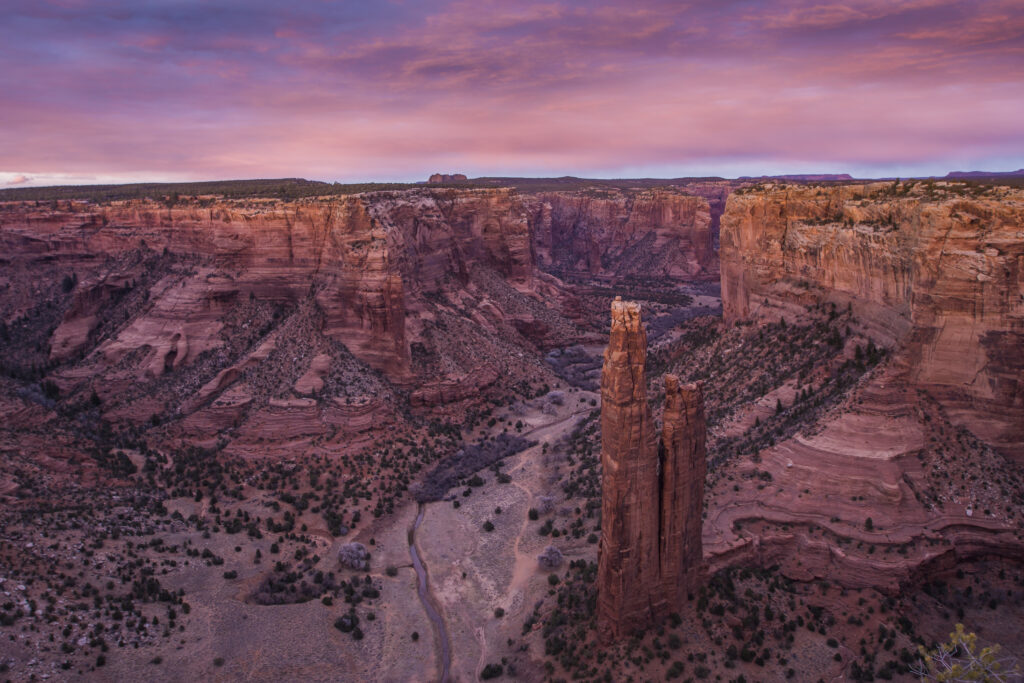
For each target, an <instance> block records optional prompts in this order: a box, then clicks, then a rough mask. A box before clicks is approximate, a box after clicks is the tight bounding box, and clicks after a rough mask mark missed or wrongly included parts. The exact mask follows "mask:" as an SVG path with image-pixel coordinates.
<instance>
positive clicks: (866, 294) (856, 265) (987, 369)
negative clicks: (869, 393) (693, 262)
mask: <svg viewBox="0 0 1024 683" xmlns="http://www.w3.org/2000/svg"><path fill="white" fill-rule="evenodd" d="M720 255H721V282H722V299H723V308H724V314H725V317H726V319H727V320H729V321H736V320H741V319H755V318H760V319H764V320H773V321H776V322H777V321H778V319H779V317H780V316H786V315H799V314H800V312H801V311H803V310H806V307H807V306H810V305H815V304H818V303H820V302H832V303H836V304H837V305H839V306H842V307H846V306H848V305H849V306H851V307H852V309H853V311H854V313H855V315H856V317H857V319H858V320H859V321H861V325H862V326H863V328H864V329H865V330H866V331H867V332H868V333H869V334H870V335H871V336H872V337H873V338H874V339H875V340H877V342H879V343H881V344H884V345H886V346H890V347H896V348H898V349H899V353H898V355H897V359H896V360H897V362H900V363H905V364H906V365H907V368H908V377H909V379H910V381H912V382H913V383H914V384H915V385H917V386H919V387H921V388H923V389H926V390H927V391H929V392H930V393H931V394H932V395H933V396H935V397H936V398H938V399H939V400H940V401H942V402H943V404H944V405H945V406H946V407H947V409H948V410H949V412H950V415H951V417H952V418H953V419H954V421H955V422H957V423H958V424H962V425H964V426H967V427H969V428H970V429H971V430H972V431H974V432H975V433H976V434H978V435H979V436H980V437H982V438H984V439H985V440H986V441H988V442H990V443H991V444H993V445H994V446H996V447H997V448H999V449H1000V450H1001V451H1002V452H1003V453H1005V454H1008V455H1012V456H1014V457H1016V458H1018V459H1024V192H1022V191H1021V190H1017V189H1011V188H1003V187H996V188H990V189H984V188H979V189H970V188H968V187H967V186H964V185H949V184H943V183H938V184H925V183H917V184H913V183H904V184H898V183H896V184H894V183H872V184H865V185H840V186H827V187H816V186H805V185H778V184H769V185H764V186H760V187H757V188H753V189H748V190H740V191H738V192H736V193H734V194H733V195H731V196H730V197H729V200H728V202H727V207H726V212H725V214H724V216H723V217H722V232H721V252H720Z"/></svg>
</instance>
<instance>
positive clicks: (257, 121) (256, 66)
mask: <svg viewBox="0 0 1024 683" xmlns="http://www.w3.org/2000/svg"><path fill="white" fill-rule="evenodd" d="M0 58H2V60H3V63H4V65H5V69H4V70H3V71H0V89H2V92H3V93H4V106H3V107H0V160H2V162H0V163H3V164H4V165H6V166H8V168H0V172H4V171H6V172H7V173H8V175H10V174H13V173H15V171H14V169H18V171H17V173H27V174H31V175H33V176H42V175H47V176H53V174H79V175H81V174H95V175H101V176H104V177H112V176H117V177H138V178H171V177H174V178H178V177H196V178H210V177H252V176H262V177H267V176H275V175H301V176H307V177H317V178H325V179H364V178H389V179H405V178H409V179H411V178H420V177H422V176H424V174H426V173H427V172H429V171H431V170H434V169H435V167H436V168H441V167H444V168H457V169H464V170H466V171H468V172H471V173H502V172H508V173H532V174H548V173H558V174H561V173H577V174H591V175H593V174H598V173H600V174H618V173H624V172H626V170H630V171H640V172H642V171H644V170H645V169H646V170H648V171H650V172H660V173H671V174H683V173H687V172H688V171H689V170H690V169H700V170H701V172H707V171H712V172H713V171H714V169H716V168H720V169H736V168H742V169H748V170H750V171H752V172H756V171H760V170H763V171H772V170H774V169H776V168H778V169H786V170H791V169H792V168H794V166H800V165H801V164H802V165H804V166H807V167H814V168H822V167H829V168H834V169H835V170H837V171H838V170H847V169H861V170H862V172H863V171H866V172H876V173H879V174H883V173H889V172H895V171H898V172H901V173H906V172H908V171H914V170H918V171H920V172H939V171H944V170H947V169H949V168H952V167H954V166H966V165H970V166H972V167H978V166H985V165H989V166H993V165H1010V166H1013V167H1015V168H1016V167H1019V166H1021V165H1024V127H1022V126H1021V124H1020V123H1019V118H1020V116H1019V112H1020V111H1022V110H1024V91H1022V90H1021V88H1020V87H1019V84H1020V83H1021V82H1022V81H1024V7H1021V5H1020V3H1019V2H1014V1H1010V0H990V1H989V2H985V3H977V2H972V1H970V0H907V1H906V2H900V3H892V2H886V1H884V0H848V1H847V2H831V1H828V0H781V1H779V2H751V1H749V0H748V1H740V0H724V1H721V2H696V3H688V4H686V3H677V2H669V1H667V0H666V1H662V0H644V1H640V2H630V3H616V2H597V3H594V2H583V1H570V0H561V1H554V2H518V1H515V0H512V1H506V2H498V1H497V0H485V1H481V2H468V1H467V0H455V1H449V2H441V1H438V2H423V3H401V2H385V3H324V2H314V1H310V2H293V3H287V4H282V3H270V2H266V1H265V0H251V1H245V2H243V1H242V0H230V1H227V2H219V3H216V4H215V5H212V4H210V3H206V2H201V1H200V0H182V1H180V2H156V1H155V0H153V1H149V2H128V0H101V1H99V2H85V1H81V2H79V1H76V0H62V1H60V2H57V1H47V2H42V1H36V2H27V1H16V2H14V3H13V6H11V7H9V8H8V9H7V11H6V14H5V21H4V22H3V24H2V25H0ZM723 172H726V171H724V170H723Z"/></svg>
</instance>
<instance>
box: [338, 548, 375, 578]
mask: <svg viewBox="0 0 1024 683" xmlns="http://www.w3.org/2000/svg"><path fill="white" fill-rule="evenodd" d="M338 561H339V562H341V564H342V566H345V567H348V568H349V569H356V570H362V571H365V570H367V569H369V568H370V553H369V551H368V550H367V549H366V546H364V545H363V544H362V543H357V542H355V541H353V542H351V543H346V544H345V545H343V546H341V549H340V550H338Z"/></svg>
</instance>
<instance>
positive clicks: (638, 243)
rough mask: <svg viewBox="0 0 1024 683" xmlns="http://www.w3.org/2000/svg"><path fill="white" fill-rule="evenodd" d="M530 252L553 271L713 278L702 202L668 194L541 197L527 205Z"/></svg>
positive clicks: (708, 228)
mask: <svg viewBox="0 0 1024 683" xmlns="http://www.w3.org/2000/svg"><path fill="white" fill-rule="evenodd" d="M532 207H533V208H532V224H533V240H534V249H535V251H536V254H537V258H538V261H539V264H540V265H542V266H545V267H547V268H549V269H551V270H552V271H554V272H564V273H579V274H585V275H587V276H602V277H640V278H671V279H677V280H703V279H711V280H713V279H716V278H717V274H718V270H717V263H716V259H715V258H714V256H715V254H714V239H713V235H712V227H711V213H710V208H709V205H708V201H707V200H706V199H704V198H703V197H695V196H691V195H688V194H683V193H682V192H678V191H674V190H649V191H641V192H618V191H610V190H601V191H596V190H595V191H580V192H549V193H541V194H538V195H535V196H534V197H533V200H532Z"/></svg>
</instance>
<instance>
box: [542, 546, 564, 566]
mask: <svg viewBox="0 0 1024 683" xmlns="http://www.w3.org/2000/svg"><path fill="white" fill-rule="evenodd" d="M537 562H538V564H540V568H541V569H546V570H551V569H558V568H559V567H560V566H562V551H561V550H559V549H558V548H556V547H555V546H553V545H549V546H548V547H547V548H544V552H542V553H541V554H540V555H538V556H537Z"/></svg>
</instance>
